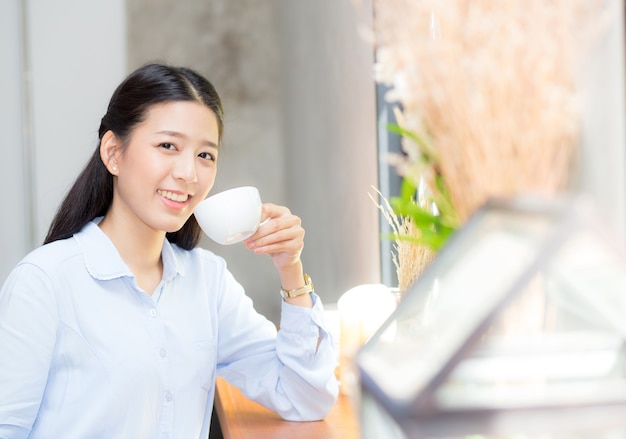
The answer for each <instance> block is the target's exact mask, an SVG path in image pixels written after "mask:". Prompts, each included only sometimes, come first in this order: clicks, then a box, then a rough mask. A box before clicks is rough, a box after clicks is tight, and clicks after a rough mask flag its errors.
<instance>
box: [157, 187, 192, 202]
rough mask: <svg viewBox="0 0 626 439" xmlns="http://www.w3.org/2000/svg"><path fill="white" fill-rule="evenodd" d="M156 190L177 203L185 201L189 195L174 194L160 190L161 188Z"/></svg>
mask: <svg viewBox="0 0 626 439" xmlns="http://www.w3.org/2000/svg"><path fill="white" fill-rule="evenodd" d="M157 192H158V193H159V195H161V196H162V197H163V198H167V199H168V200H172V201H176V202H177V203H184V202H185V201H187V200H188V199H189V195H188V194H176V193H174V192H170V191H162V190H158V191H157Z"/></svg>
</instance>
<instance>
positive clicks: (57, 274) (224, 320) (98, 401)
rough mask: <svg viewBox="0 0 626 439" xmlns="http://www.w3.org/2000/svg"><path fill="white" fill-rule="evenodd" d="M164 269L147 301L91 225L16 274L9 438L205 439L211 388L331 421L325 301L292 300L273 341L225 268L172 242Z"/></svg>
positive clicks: (7, 381)
mask: <svg viewBox="0 0 626 439" xmlns="http://www.w3.org/2000/svg"><path fill="white" fill-rule="evenodd" d="M162 257H163V279H162V281H161V283H160V284H159V286H158V287H157V288H156V290H155V292H154V293H153V295H152V296H149V295H148V294H146V293H145V292H144V291H142V290H140V289H139V288H138V287H137V285H136V284H135V281H134V278H133V275H132V273H131V272H130V271H129V269H128V267H127V266H126V265H125V264H124V262H123V261H122V260H121V258H120V256H119V254H118V252H117V250H116V249H115V247H114V246H113V244H112V242H111V241H110V240H109V239H108V237H107V236H106V235H105V234H104V233H103V232H102V231H101V230H100V228H99V227H98V226H97V224H96V223H95V222H91V223H89V224H88V225H86V226H85V227H84V228H83V230H82V231H81V232H80V233H77V234H76V235H74V236H73V237H72V238H69V239H66V240H62V241H56V242H53V243H51V244H48V245H45V246H43V247H40V248H38V249H37V250H35V251H33V252H32V253H30V254H29V255H28V256H26V258H24V260H23V261H21V262H20V263H19V264H18V265H17V267H16V268H15V269H14V270H13V271H12V272H11V274H10V275H9V277H8V279H7V280H6V282H5V283H4V285H3V287H2V290H0V438H11V439H17V438H27V437H28V438H64V439H72V438H77V439H84V438H107V439H111V438H137V439H139V438H141V439H144V438H159V439H165V438H175V439H188V438H202V439H206V438H207V435H208V431H209V424H210V420H211V409H212V406H213V396H214V392H215V378H216V376H222V377H224V378H226V379H227V380H228V381H229V382H230V383H231V384H233V385H235V386H237V387H239V388H240V389H241V390H242V392H243V393H244V394H245V395H246V396H248V397H249V398H251V399H253V400H256V401H257V402H259V403H261V404H263V405H265V406H266V407H268V408H270V409H271V410H274V411H275V412H277V413H278V414H280V415H281V416H282V417H283V418H285V419H287V420H301V421H305V420H317V419H321V418H323V417H324V416H325V415H326V413H327V412H328V410H330V408H331V407H332V405H333V403H334V401H335V399H336V396H337V382H336V380H335V377H334V374H333V370H334V367H335V363H336V356H335V352H334V348H333V343H332V340H331V339H330V336H329V334H328V332H327V331H326V330H325V329H324V324H323V318H322V317H323V314H322V311H323V309H322V304H321V301H320V300H319V298H318V297H317V296H315V295H313V299H314V303H315V305H314V307H313V308H312V309H309V308H303V307H298V306H293V305H290V304H288V303H286V302H284V301H283V302H282V315H281V322H280V331H278V332H277V331H276V329H275V326H274V324H273V323H272V322H270V321H269V320H267V319H266V318H264V317H263V316H261V315H260V314H258V313H257V312H256V311H255V310H254V308H253V304H252V301H251V300H250V299H249V298H248V297H247V296H246V295H245V293H244V290H243V288H242V287H241V285H240V284H239V283H237V282H236V281H235V279H234V278H233V276H232V275H231V273H230V272H229V271H228V270H227V268H226V264H225V262H224V260H223V259H221V258H220V257H218V256H216V255H214V254H213V253H211V252H209V251H207V250H203V249H194V250H191V251H187V250H183V249H181V248H179V247H177V246H175V245H172V244H170V243H169V242H167V241H166V242H165V244H164V246H163V250H162ZM319 335H321V336H322V337H321V343H320V344H319V347H318V336H319Z"/></svg>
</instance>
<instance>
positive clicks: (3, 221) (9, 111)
mask: <svg viewBox="0 0 626 439" xmlns="http://www.w3.org/2000/svg"><path fill="white" fill-rule="evenodd" d="M0 41H1V42H2V43H1V44H0V60H1V61H0V63H2V68H0V96H2V99H0V132H2V137H3V141H2V146H0V151H1V152H2V160H0V187H2V188H3V193H4V195H3V197H2V198H3V202H2V208H1V211H2V214H1V215H0V279H2V280H4V278H5V277H6V275H7V273H8V271H9V269H10V268H11V267H12V266H13V265H14V264H15V263H16V262H17V261H18V260H19V258H21V256H22V255H24V253H25V252H26V250H27V249H28V247H29V240H28V221H27V213H28V212H27V203H26V202H25V201H26V200H27V196H28V191H27V190H26V181H25V174H24V165H23V155H24V148H23V137H22V128H23V123H22V112H23V105H22V97H23V78H22V56H21V55H22V41H21V18H20V0H4V1H2V2H0Z"/></svg>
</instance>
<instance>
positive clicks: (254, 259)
mask: <svg viewBox="0 0 626 439" xmlns="http://www.w3.org/2000/svg"><path fill="white" fill-rule="evenodd" d="M361 6H362V8H363V9H361V8H355V7H354V5H353V4H352V3H351V2H349V1H336V0H325V1H315V2H311V1H292V0H286V1H282V0H273V1H255V0H210V1H198V0H177V1H175V2H174V1H171V0H92V1H89V2H82V1H78V0H59V1H57V2H48V1H45V0H2V2H0V21H1V23H2V26H1V27H0V28H1V30H0V32H1V35H0V41H1V43H0V47H1V49H0V50H1V53H0V60H2V61H0V62H1V63H2V68H1V69H0V75H1V76H0V87H2V88H1V96H2V100H1V102H0V115H1V117H0V121H1V122H0V124H1V125H0V127H1V128H2V132H3V133H4V142H3V144H2V153H3V154H2V155H3V159H2V160H1V162H0V169H1V171H2V172H1V173H0V179H1V182H2V187H3V188H4V193H5V200H4V204H3V207H2V218H1V221H0V224H1V228H0V229H1V230H0V248H1V249H2V250H1V256H0V278H1V279H2V280H4V279H5V278H6V276H7V274H8V272H9V271H10V270H11V268H12V267H13V266H14V265H15V264H16V263H17V262H18V261H19V260H20V259H21V258H22V257H23V256H24V255H25V254H26V253H27V252H28V251H29V250H31V249H32V248H34V247H36V246H38V245H40V244H41V242H42V240H43V238H44V237H45V234H46V232H47V228H48V226H49V223H50V220H51V218H52V216H53V214H54V212H55V210H56V208H57V206H58V204H59V203H60V201H61V199H62V197H63V195H64V194H65V192H66V191H67V190H68V189H69V186H70V185H71V183H72V182H73V180H74V179H75V178H76V176H77V175H78V173H79V171H80V170H81V169H82V167H83V165H84V163H85V162H86V160H87V158H88V157H89V156H90V155H91V154H92V152H93V150H94V148H96V146H97V129H98V126H99V123H100V119H101V117H102V116H103V115H104V112H105V110H106V106H107V103H108V99H109V98H110V96H111V94H112V92H113V90H114V88H115V87H116V86H117V84H118V83H119V82H120V81H121V80H122V79H123V78H124V77H125V76H126V75H127V74H128V73H129V72H130V71H131V70H133V69H135V68H137V67H139V66H140V65H142V64H144V63H146V62H148V61H155V60H158V61H164V62H167V63H170V64H177V65H185V66H189V67H191V68H194V69H196V70H198V71H199V72H201V73H202V74H204V75H205V76H206V77H207V78H209V80H210V81H211V82H213V84H214V85H215V87H216V88H217V90H218V92H219V93H220V95H221V97H222V99H223V102H224V106H225V110H226V128H225V136H224V145H223V151H222V153H221V154H220V164H219V172H218V176H217V181H216V184H215V186H214V189H213V192H217V191H219V190H222V189H226V188H230V187H234V186H240V185H254V186H257V187H259V189H260V192H261V196H262V198H263V200H264V201H268V202H274V203H279V204H285V205H287V206H288V207H289V208H290V209H291V210H292V212H294V213H295V214H297V215H299V216H300V217H301V218H302V220H303V225H304V227H305V229H306V232H307V233H306V238H305V250H304V253H303V261H304V266H305V270H306V272H308V273H309V274H310V275H311V277H312V278H313V281H314V284H315V287H316V291H317V292H318V293H319V294H320V296H321V297H322V299H323V300H324V301H325V302H334V301H336V299H337V297H338V296H339V295H340V294H341V293H343V292H344V291H345V290H347V289H348V288H349V287H351V286H353V285H355V284H359V283H364V282H378V281H379V280H380V250H379V241H380V239H379V235H378V211H377V209H376V208H375V206H374V205H373V203H372V201H371V200H370V198H369V196H368V193H369V192H370V191H371V186H376V185H377V175H378V169H377V167H378V155H377V148H376V120H375V118H376V99H375V93H376V90H375V85H374V82H373V77H372V63H373V56H374V55H373V50H372V48H371V47H370V46H369V45H368V44H367V43H366V42H365V41H364V40H363V38H362V37H361V36H360V35H359V34H358V29H359V27H360V26H361V25H362V24H367V20H368V19H369V18H368V15H367V13H365V14H362V13H361V11H365V12H367V11H368V5H367V4H363V5H361ZM362 20H366V22H365V23H363V22H362ZM202 246H205V247H207V248H210V249H211V250H214V251H215V252H216V253H218V254H220V255H222V256H224V257H225V258H226V259H227V261H228V263H229V267H230V269H231V271H232V272H233V273H234V274H235V276H236V278H237V279H238V280H239V281H240V282H241V283H242V284H243V285H244V287H245V288H246V289H247V291H248V293H249V295H250V296H251V297H252V298H253V299H254V302H255V306H256V307H257V309H258V310H259V311H260V312H262V313H264V314H265V315H267V316H268V317H269V318H270V319H272V320H274V321H277V320H278V318H279V311H280V296H279V287H280V282H279V279H278V276H277V275H276V273H275V270H274V269H273V266H272V264H271V261H270V260H269V258H267V257H265V256H255V255H253V254H251V253H250V252H248V251H247V250H246V249H245V248H244V246H243V245H234V246H226V247H223V246H218V245H216V244H213V243H212V242H211V241H209V240H208V239H205V240H204V241H203V242H202Z"/></svg>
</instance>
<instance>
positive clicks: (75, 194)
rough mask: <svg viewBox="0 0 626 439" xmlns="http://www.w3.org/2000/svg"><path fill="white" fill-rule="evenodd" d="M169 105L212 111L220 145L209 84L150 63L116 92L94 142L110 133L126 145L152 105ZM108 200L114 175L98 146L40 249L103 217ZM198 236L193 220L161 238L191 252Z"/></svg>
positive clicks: (220, 119) (218, 107) (218, 111)
mask: <svg viewBox="0 0 626 439" xmlns="http://www.w3.org/2000/svg"><path fill="white" fill-rule="evenodd" d="M173 101H196V102H201V103H202V104H204V105H205V106H206V107H207V108H209V109H210V110H211V111H213V112H214V113H215V116H216V118H217V124H218V130H219V131H218V134H219V140H220V141H221V139H222V132H223V130H224V111H223V108H222V103H221V100H220V97H219V96H218V94H217V92H216V91H215V88H214V87H213V85H212V84H211V83H210V82H209V81H208V80H207V79H206V78H204V77H203V76H201V75H200V74H198V73H196V72H195V71H193V70H191V69H188V68H184V67H172V66H168V65H164V64H155V63H152V64H146V65H144V66H143V67H140V68H139V69H137V70H135V71H134V72H133V73H131V74H130V75H129V76H128V77H127V78H126V79H125V80H124V81H123V82H122V83H121V84H120V85H119V86H118V87H117V89H116V90H115V92H114V93H113V96H112V97H111V100H110V102H109V106H108V108H107V112H106V114H105V115H104V117H103V118H102V121H101V123H100V129H99V130H98V137H99V139H100V140H102V136H104V134H105V133H106V132H107V131H109V130H110V131H112V132H113V133H114V134H115V135H116V136H117V137H118V138H119V139H121V141H122V144H123V146H126V145H127V144H128V141H129V139H130V135H131V133H132V131H133V129H134V128H135V127H136V126H137V125H138V124H140V123H141V122H143V121H144V120H145V117H146V113H147V111H148V110H149V109H150V107H151V106H152V105H155V104H159V103H164V102H173ZM112 201H113V175H111V174H110V173H109V171H108V170H107V168H106V167H105V166H104V163H102V159H101V157H100V142H98V147H97V148H96V150H95V151H94V153H93V155H92V156H91V158H90V159H89V161H88V162H87V165H86V166H85V168H84V169H83V171H82V172H81V173H80V175H79V176H78V178H77V179H76V181H75V182H74V184H73V185H72V187H71V189H70V190H69V192H68V193H67V195H66V196H65V199H64V200H63V202H62V203H61V205H60V206H59V209H58V210H57V212H56V214H55V216H54V218H53V220H52V223H51V224H50V229H49V230H48V234H47V236H46V239H45V240H44V244H47V243H49V242H53V241H57V240H59V239H65V238H69V237H70V236H72V235H73V234H74V233H77V232H78V231H80V230H81V229H82V228H83V227H84V226H85V224H87V223H88V222H89V221H91V220H93V219H94V218H96V217H98V216H104V215H105V214H106V213H107V211H108V209H109V207H110V206H111V203H112ZM201 236H202V231H201V229H200V226H199V225H198V222H197V221H196V218H195V217H194V216H193V215H191V216H190V217H189V219H188V220H187V222H186V223H185V224H184V225H183V227H182V228H181V229H180V230H178V231H176V232H171V233H167V234H166V237H167V239H168V240H169V241H170V242H172V243H175V244H177V245H178V246H180V247H182V248H185V249H191V248H194V247H195V246H196V245H197V244H198V241H199V240H200V237H201Z"/></svg>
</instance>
